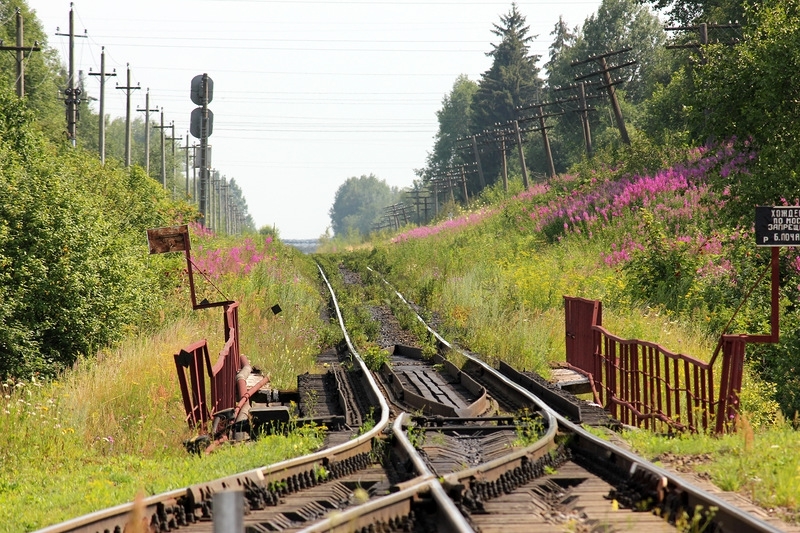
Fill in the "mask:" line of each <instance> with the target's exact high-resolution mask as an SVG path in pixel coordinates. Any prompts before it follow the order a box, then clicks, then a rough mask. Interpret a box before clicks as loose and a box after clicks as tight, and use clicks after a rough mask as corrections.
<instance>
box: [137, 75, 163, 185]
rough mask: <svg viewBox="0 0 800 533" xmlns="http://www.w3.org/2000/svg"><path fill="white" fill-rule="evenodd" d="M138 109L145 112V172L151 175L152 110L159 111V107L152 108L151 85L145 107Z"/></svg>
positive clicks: (145, 99) (146, 96) (145, 98)
mask: <svg viewBox="0 0 800 533" xmlns="http://www.w3.org/2000/svg"><path fill="white" fill-rule="evenodd" d="M136 111H142V112H144V172H145V174H147V175H148V176H149V175H150V112H151V111H158V108H157V107H156V108H153V109H150V87H148V88H147V93H146V94H145V96H144V109H140V108H138V107H137V108H136Z"/></svg>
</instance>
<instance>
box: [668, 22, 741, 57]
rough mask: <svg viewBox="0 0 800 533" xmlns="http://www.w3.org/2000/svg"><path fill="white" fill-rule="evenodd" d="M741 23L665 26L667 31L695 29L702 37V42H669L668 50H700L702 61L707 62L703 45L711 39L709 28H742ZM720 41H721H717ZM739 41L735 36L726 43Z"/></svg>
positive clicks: (730, 43) (731, 43)
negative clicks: (709, 37)
mask: <svg viewBox="0 0 800 533" xmlns="http://www.w3.org/2000/svg"><path fill="white" fill-rule="evenodd" d="M741 27H742V25H741V24H737V23H734V24H707V23H705V22H703V23H701V24H698V25H697V26H674V27H668V28H664V30H665V31H693V32H697V33H698V34H699V37H700V42H689V43H685V44H668V45H667V49H668V50H676V49H687V48H688V49H691V50H694V51H699V52H700V56H701V61H702V62H704V63H705V57H704V56H703V47H704V46H706V45H707V44H708V43H709V42H710V41H709V39H708V30H721V29H739V28H741ZM716 42H719V41H716ZM736 42H738V39H736V38H734V39H733V40H732V41H730V42H727V43H725V44H728V45H733V44H736Z"/></svg>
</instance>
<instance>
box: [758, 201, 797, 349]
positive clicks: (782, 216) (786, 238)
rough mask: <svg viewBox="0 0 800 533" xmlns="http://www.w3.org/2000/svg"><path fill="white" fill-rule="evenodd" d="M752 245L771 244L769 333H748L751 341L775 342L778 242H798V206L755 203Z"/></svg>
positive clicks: (777, 298) (778, 269)
mask: <svg viewBox="0 0 800 533" xmlns="http://www.w3.org/2000/svg"><path fill="white" fill-rule="evenodd" d="M755 230H756V246H765V247H771V248H772V258H771V267H772V276H771V277H772V298H771V299H772V317H771V320H770V322H771V325H772V331H771V333H770V335H748V340H749V341H751V342H778V341H779V338H780V326H779V319H780V308H779V305H778V300H779V299H780V291H779V289H780V264H779V261H778V256H779V254H780V247H781V246H798V245H800V206H785V205H781V206H758V207H756V219H755Z"/></svg>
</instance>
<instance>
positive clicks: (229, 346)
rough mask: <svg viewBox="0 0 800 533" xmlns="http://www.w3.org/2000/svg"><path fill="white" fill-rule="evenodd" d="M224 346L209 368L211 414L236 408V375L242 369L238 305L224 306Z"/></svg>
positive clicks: (236, 303) (235, 303)
mask: <svg viewBox="0 0 800 533" xmlns="http://www.w3.org/2000/svg"><path fill="white" fill-rule="evenodd" d="M223 316H224V328H225V346H224V347H223V348H222V351H221V352H220V353H219V358H218V359H217V362H216V363H214V366H213V367H212V368H211V371H210V372H209V375H210V376H211V398H212V412H213V413H218V412H220V411H222V410H224V409H231V408H233V407H236V374H238V373H239V370H241V369H242V361H241V357H240V354H239V334H238V332H239V303H238V302H234V303H232V304H229V305H226V306H225V314H224V315H223Z"/></svg>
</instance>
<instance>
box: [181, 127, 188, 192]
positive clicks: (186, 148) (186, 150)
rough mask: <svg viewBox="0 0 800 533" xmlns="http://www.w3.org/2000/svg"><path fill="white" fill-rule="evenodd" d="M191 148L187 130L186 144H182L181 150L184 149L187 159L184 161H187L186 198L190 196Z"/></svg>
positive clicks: (185, 167)
mask: <svg viewBox="0 0 800 533" xmlns="http://www.w3.org/2000/svg"><path fill="white" fill-rule="evenodd" d="M189 148H190V146H189V132H188V131H187V132H186V146H181V150H183V151H184V154H183V155H184V156H185V158H186V159H185V161H184V163H185V166H184V169H185V172H186V198H189Z"/></svg>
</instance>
